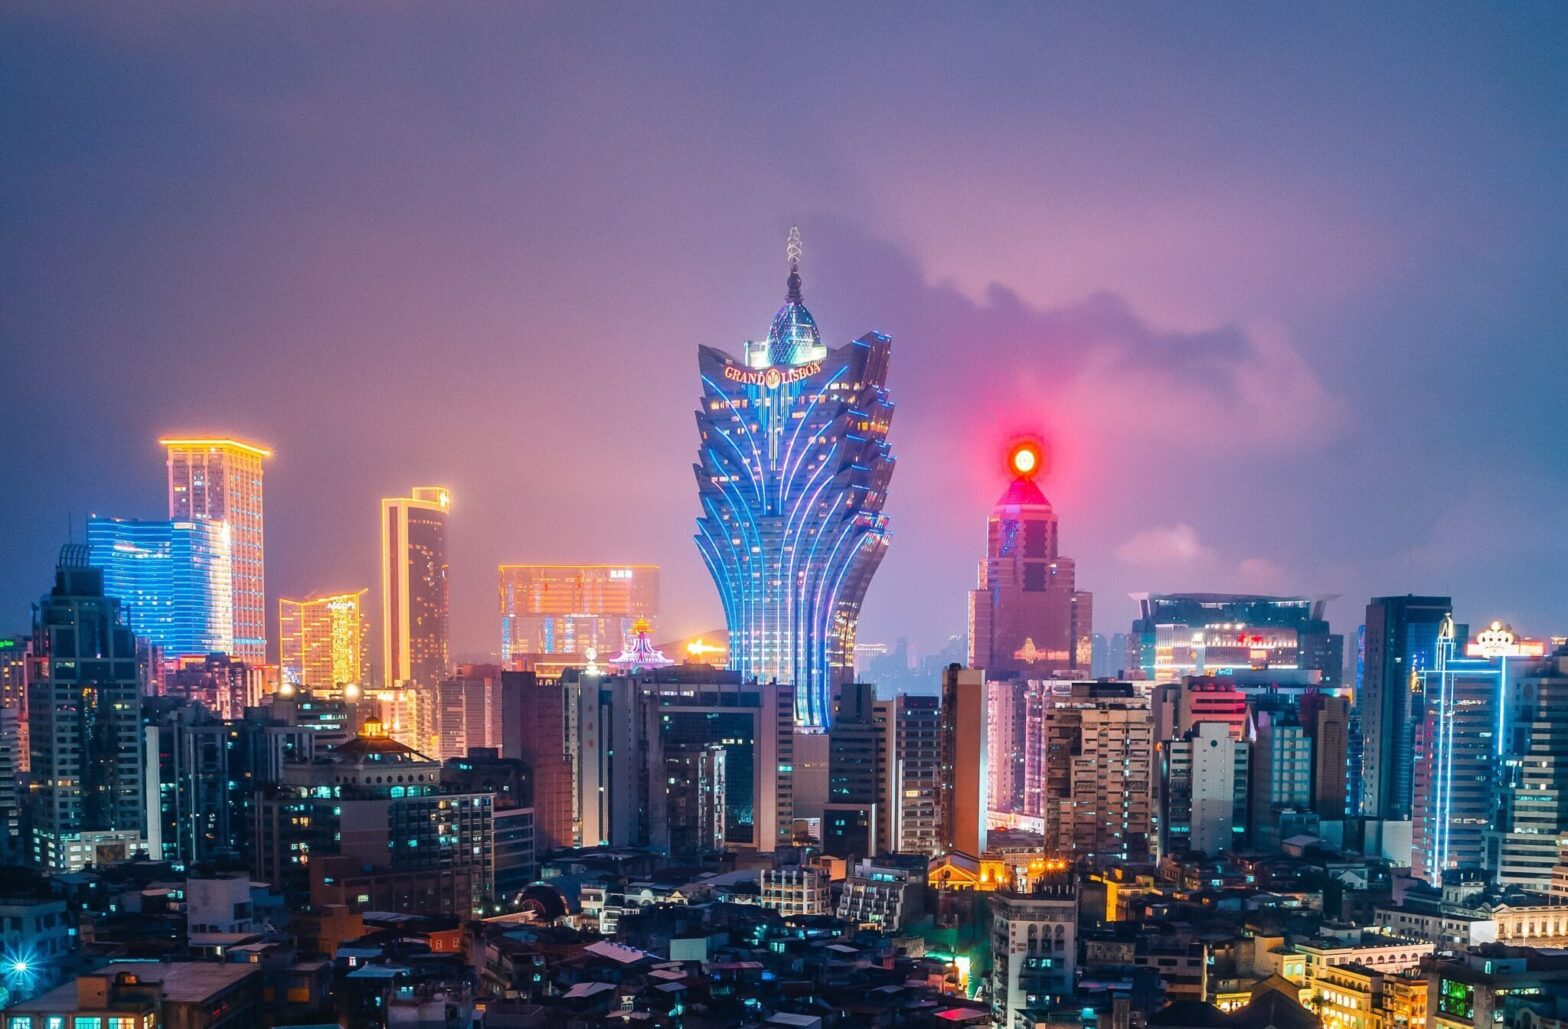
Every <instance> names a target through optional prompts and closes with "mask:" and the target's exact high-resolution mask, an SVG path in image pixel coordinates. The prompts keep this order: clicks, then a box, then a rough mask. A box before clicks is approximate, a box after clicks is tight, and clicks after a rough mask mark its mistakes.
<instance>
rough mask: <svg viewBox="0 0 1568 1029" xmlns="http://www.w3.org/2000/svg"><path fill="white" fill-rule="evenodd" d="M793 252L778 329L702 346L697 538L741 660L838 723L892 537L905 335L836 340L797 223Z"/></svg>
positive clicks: (801, 720)
mask: <svg viewBox="0 0 1568 1029" xmlns="http://www.w3.org/2000/svg"><path fill="white" fill-rule="evenodd" d="M788 257H789V279H788V281H787V292H786V294H785V299H784V306H783V307H781V308H779V310H778V313H777V314H775V315H774V316H773V324H772V326H771V327H770V328H769V329H768V335H767V338H766V339H765V340H752V341H748V342H747V343H746V344H745V349H744V355H743V358H742V360H740V361H738V362H737V361H736V360H734V359H733V358H732V357H730V355H728V354H726V353H724V352H723V351H721V350H718V349H716V348H714V347H699V348H698V358H697V360H698V367H699V369H700V370H701V373H702V389H703V395H702V406H701V408H699V409H698V411H697V430H698V433H699V436H700V444H699V447H698V454H697V463H696V465H695V466H694V467H695V470H696V474H697V488H698V495H699V497H700V499H701V501H702V515H701V517H699V518H698V519H697V535H696V541H697V548H698V550H700V551H701V552H702V557H703V560H704V561H705V562H706V563H707V565H708V571H709V572H710V573H711V574H712V575H713V581H714V583H715V584H716V585H717V586H718V588H719V597H720V599H721V601H722V602H723V604H724V617H725V621H726V622H727V623H728V626H729V633H730V665H731V667H732V668H734V669H736V670H737V671H739V672H741V673H742V674H743V675H745V676H747V677H754V678H756V679H758V680H761V681H763V682H768V681H777V682H780V683H785V684H789V685H793V686H794V687H795V718H796V724H797V725H798V726H799V727H800V728H803V729H817V728H822V729H825V728H826V727H827V726H828V723H829V722H830V720H831V718H832V710H833V694H834V691H835V689H837V687H839V686H841V685H842V684H843V683H845V682H848V681H849V680H850V678H851V677H852V676H853V668H854V648H855V626H856V622H857V621H858V620H859V617H860V604H861V601H862V600H863V599H864V597H865V594H866V587H867V586H869V585H870V583H871V576H872V575H873V574H874V573H875V572H876V570H877V565H879V564H880V563H881V561H882V555H883V553H884V552H885V551H886V549H887V545H888V527H887V516H886V515H884V514H883V513H882V505H883V502H884V501H885V500H886V497H887V485H888V480H889V479H890V478H892V475H893V455H892V453H891V451H890V450H889V449H888V442H887V431H888V425H889V423H890V422H891V421H892V418H893V402H892V401H891V400H889V399H888V395H887V389H886V387H885V385H884V384H885V383H886V381H887V369H888V354H889V351H890V349H891V344H892V341H891V340H890V339H889V338H888V337H887V336H885V335H883V334H882V333H880V332H869V333H867V334H866V335H864V336H862V337H860V338H859V339H857V340H855V341H854V342H852V343H847V344H845V345H843V346H840V347H835V348H831V349H830V348H828V347H827V346H825V345H824V344H823V343H822V337H821V335H820V334H819V333H818V331H817V324H816V321H815V320H814V319H813V318H812V316H811V312H810V311H808V310H807V309H806V305H805V303H804V302H803V300H802V298H801V280H800V234H799V232H798V231H796V230H793V229H792V230H791V231H790V237H789V246H788Z"/></svg>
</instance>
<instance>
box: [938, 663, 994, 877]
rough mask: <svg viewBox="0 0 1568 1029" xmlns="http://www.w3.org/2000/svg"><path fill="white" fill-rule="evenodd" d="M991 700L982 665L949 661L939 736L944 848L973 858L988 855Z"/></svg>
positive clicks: (945, 675) (941, 842)
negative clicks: (955, 663) (971, 666)
mask: <svg viewBox="0 0 1568 1029" xmlns="http://www.w3.org/2000/svg"><path fill="white" fill-rule="evenodd" d="M988 699H989V698H988V692H987V690H986V683H985V673H984V672H982V671H980V670H979V669H976V668H964V667H962V666H960V665H949V666H948V667H947V669H946V671H944V672H943V673H942V702H941V708H940V717H941V724H940V727H939V729H938V735H937V742H938V747H939V751H940V754H941V762H942V764H941V771H940V772H939V774H938V777H937V781H938V783H939V784H940V789H941V800H940V802H939V803H938V804H937V812H938V814H939V816H940V817H941V825H942V831H941V833H940V836H939V838H938V842H939V844H940V846H941V848H942V849H943V850H944V851H947V852H949V853H951V852H952V851H958V852H959V853H962V854H967V855H969V856H970V857H980V856H982V855H983V854H984V853H985V844H986V827H987V826H986V821H987V817H988V816H989V814H990V810H991V804H990V799H989V798H988V797H987V795H986V793H987V790H988V789H989V788H990V782H991V770H990V767H989V754H988V751H989V748H990V728H989V726H988V724H987V714H988V712H987V706H988V705H987V700H988Z"/></svg>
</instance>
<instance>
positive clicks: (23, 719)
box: [0, 636, 33, 772]
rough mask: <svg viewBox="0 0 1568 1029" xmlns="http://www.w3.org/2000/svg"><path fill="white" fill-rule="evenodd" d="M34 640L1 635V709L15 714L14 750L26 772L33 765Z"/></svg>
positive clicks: (22, 769)
mask: <svg viewBox="0 0 1568 1029" xmlns="http://www.w3.org/2000/svg"><path fill="white" fill-rule="evenodd" d="M32 651H33V641H32V638H31V637H29V636H0V708H10V709H11V710H13V711H15V712H16V716H17V717H16V733H17V738H16V740H15V743H14V745H15V747H16V753H17V769H18V770H19V771H23V772H26V771H28V770H29V769H30V768H31V766H32V755H31V754H29V753H28V736H29V732H28V727H27V676H28V669H29V665H30V662H29V661H28V658H29V657H30V656H31V655H32Z"/></svg>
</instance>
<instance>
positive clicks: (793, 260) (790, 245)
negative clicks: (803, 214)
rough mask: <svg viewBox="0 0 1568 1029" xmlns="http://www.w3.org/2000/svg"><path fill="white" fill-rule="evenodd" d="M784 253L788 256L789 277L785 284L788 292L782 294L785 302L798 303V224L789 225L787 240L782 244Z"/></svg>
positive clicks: (799, 299) (799, 300)
mask: <svg viewBox="0 0 1568 1029" xmlns="http://www.w3.org/2000/svg"><path fill="white" fill-rule="evenodd" d="M784 253H785V255H786V256H787V257H788V258H789V279H788V280H786V284H787V285H788V286H789V292H788V293H786V294H785V295H784V300H785V302H786V303H791V304H798V303H800V302H801V298H800V226H798V225H791V226H790V227H789V240H788V241H787V242H786V243H785V244H784Z"/></svg>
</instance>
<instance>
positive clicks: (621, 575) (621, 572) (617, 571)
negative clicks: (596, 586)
mask: <svg viewBox="0 0 1568 1029" xmlns="http://www.w3.org/2000/svg"><path fill="white" fill-rule="evenodd" d="M631 577H632V570H631V569H630V568H611V569H610V578H612V579H630V578H631Z"/></svg>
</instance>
